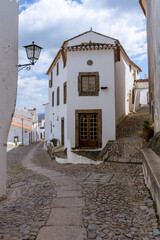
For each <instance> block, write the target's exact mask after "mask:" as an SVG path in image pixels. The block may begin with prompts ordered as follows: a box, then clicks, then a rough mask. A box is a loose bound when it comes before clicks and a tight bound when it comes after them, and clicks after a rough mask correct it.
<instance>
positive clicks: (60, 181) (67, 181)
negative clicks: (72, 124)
mask: <svg viewBox="0 0 160 240" xmlns="http://www.w3.org/2000/svg"><path fill="white" fill-rule="evenodd" d="M54 183H55V184H56V185H57V186H64V185H75V184H76V182H74V181H73V180H71V179H69V178H64V179H63V178H59V179H57V178H55V180H54Z"/></svg>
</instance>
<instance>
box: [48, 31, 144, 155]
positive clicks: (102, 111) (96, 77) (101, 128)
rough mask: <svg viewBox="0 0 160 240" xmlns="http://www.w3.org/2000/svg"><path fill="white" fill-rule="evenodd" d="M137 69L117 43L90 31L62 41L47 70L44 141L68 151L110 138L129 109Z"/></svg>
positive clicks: (101, 143) (102, 143)
mask: <svg viewBox="0 0 160 240" xmlns="http://www.w3.org/2000/svg"><path fill="white" fill-rule="evenodd" d="M140 71H141V69H140V68H139V67H138V66H137V65H136V64H134V63H133V62H132V61H131V60H130V59H129V57H128V55H127V54H126V52H125V51H124V49H123V47H122V46H121V44H120V42H119V41H118V40H117V39H114V38H110V37H107V36H105V35H102V34H99V33H97V32H94V31H92V30H90V31H88V32H85V33H83V34H81V35H78V36H76V37H73V38H71V39H69V40H67V41H65V42H64V43H63V45H62V47H61V49H60V50H59V52H58V53H57V55H56V57H55V59H54V60H53V62H52V64H51V66H50V68H49V69H48V71H47V75H48V77H49V103H48V104H47V105H46V106H45V107H46V112H47V114H46V116H45V118H46V122H48V124H49V133H48V135H47V136H46V140H48V141H49V140H51V139H53V138H56V139H58V141H59V143H60V144H62V145H64V147H65V148H67V150H68V151H70V150H72V149H77V148H96V149H102V148H103V147H104V146H105V145H106V143H107V142H108V140H115V138H116V125H117V124H118V123H119V122H120V120H121V119H122V118H123V117H124V116H125V115H127V114H128V113H129V112H130V111H132V110H133V108H134V104H132V100H133V99H132V92H133V86H134V80H136V79H138V78H139V72H140ZM46 128H47V126H46Z"/></svg>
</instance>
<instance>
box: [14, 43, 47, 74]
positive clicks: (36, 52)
mask: <svg viewBox="0 0 160 240" xmlns="http://www.w3.org/2000/svg"><path fill="white" fill-rule="evenodd" d="M24 48H25V50H26V54H27V58H28V59H29V61H30V63H27V64H19V65H18V67H21V68H20V69H19V70H18V71H21V70H22V69H24V68H26V67H28V66H31V65H34V64H35V63H36V62H37V60H38V59H39V56H40V53H41V49H43V48H42V47H40V46H38V45H36V44H35V43H34V42H32V44H30V45H27V46H24ZM28 70H30V67H29V68H28Z"/></svg>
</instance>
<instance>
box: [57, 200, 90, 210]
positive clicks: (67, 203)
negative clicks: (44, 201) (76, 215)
mask: <svg viewBox="0 0 160 240" xmlns="http://www.w3.org/2000/svg"><path fill="white" fill-rule="evenodd" d="M84 205H85V202H84V199H83V198H56V199H54V200H53V202H52V207H54V208H57V207H64V208H65V207H84Z"/></svg>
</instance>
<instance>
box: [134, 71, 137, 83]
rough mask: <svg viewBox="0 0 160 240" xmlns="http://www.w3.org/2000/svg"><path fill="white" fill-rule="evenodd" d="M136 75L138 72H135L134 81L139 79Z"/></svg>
mask: <svg viewBox="0 0 160 240" xmlns="http://www.w3.org/2000/svg"><path fill="white" fill-rule="evenodd" d="M136 73H137V72H136V70H134V81H135V80H136V79H137V76H136Z"/></svg>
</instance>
